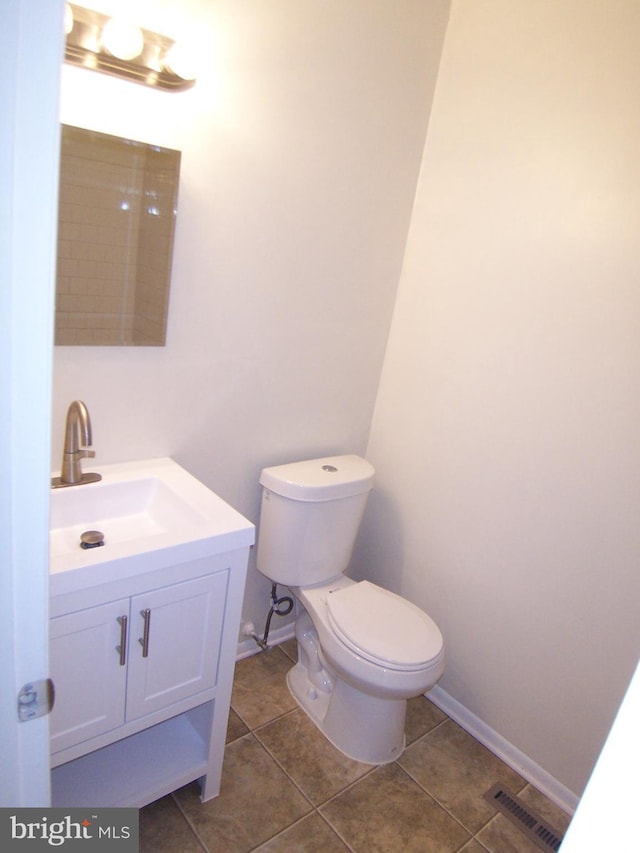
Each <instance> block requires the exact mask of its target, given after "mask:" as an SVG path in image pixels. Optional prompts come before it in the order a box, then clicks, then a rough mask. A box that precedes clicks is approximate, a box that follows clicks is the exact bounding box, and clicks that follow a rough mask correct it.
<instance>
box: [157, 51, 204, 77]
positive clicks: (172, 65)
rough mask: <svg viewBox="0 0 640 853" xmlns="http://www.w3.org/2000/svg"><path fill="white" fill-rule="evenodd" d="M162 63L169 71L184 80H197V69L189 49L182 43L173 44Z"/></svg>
mask: <svg viewBox="0 0 640 853" xmlns="http://www.w3.org/2000/svg"><path fill="white" fill-rule="evenodd" d="M162 64H163V66H164V68H166V70H167V71H169V72H170V73H171V74H175V75H176V77H180V78H181V79H182V80H195V79H196V70H195V68H194V66H193V58H192V56H191V54H190V53H189V51H188V50H187V49H186V48H185V47H183V46H182V45H181V44H173V45H171V47H170V48H169V50H168V51H167V53H166V55H165V57H164V59H163V60H162Z"/></svg>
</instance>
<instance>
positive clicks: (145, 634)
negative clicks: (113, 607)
mask: <svg viewBox="0 0 640 853" xmlns="http://www.w3.org/2000/svg"><path fill="white" fill-rule="evenodd" d="M140 615H141V616H142V619H143V620H144V626H143V629H142V636H141V637H138V642H139V643H140V645H141V646H142V657H143V658H146V657H149V627H150V625H151V611H150V610H149V608H148V607H147V608H145V609H144V610H141V611H140Z"/></svg>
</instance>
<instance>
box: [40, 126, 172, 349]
mask: <svg viewBox="0 0 640 853" xmlns="http://www.w3.org/2000/svg"><path fill="white" fill-rule="evenodd" d="M179 173H180V152H179V151H174V150H172V149H169V148H161V147H159V146H157V145H148V144H146V143H143V142H136V141H134V140H131V139H121V138H119V137H115V136H109V135H108V134H105V133H98V132H96V131H93V130H84V129H82V128H78V127H70V126H68V125H62V140H61V149H60V189H59V203H58V262H57V274H56V316H55V343H56V344H58V345H64V346H66V345H82V346H86V345H96V346H164V343H165V338H166V326H167V309H168V305H169V284H170V279H171V258H172V254H173V236H174V230H175V220H176V211H177V200H178V180H179Z"/></svg>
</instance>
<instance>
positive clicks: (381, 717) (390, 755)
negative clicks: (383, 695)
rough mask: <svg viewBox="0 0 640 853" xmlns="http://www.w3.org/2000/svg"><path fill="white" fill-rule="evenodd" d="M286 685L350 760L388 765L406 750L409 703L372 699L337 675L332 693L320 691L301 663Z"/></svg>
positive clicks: (292, 670) (288, 676) (289, 675)
mask: <svg viewBox="0 0 640 853" xmlns="http://www.w3.org/2000/svg"><path fill="white" fill-rule="evenodd" d="M299 656H301V655H300V651H299ZM314 682H315V683H314ZM287 684H288V686H289V690H290V692H291V695H292V696H293V698H294V699H295V700H296V701H297V702H298V704H299V705H300V707H301V708H302V709H303V710H304V711H305V712H306V713H307V715H308V716H309V717H310V718H311V720H312V721H313V722H314V723H315V724H316V726H317V727H318V728H319V729H320V731H321V732H322V734H323V735H324V736H325V737H326V738H327V740H329V741H330V742H331V743H332V744H333V745H334V746H335V747H336V748H337V749H339V750H340V752H342V753H343V754H344V755H346V756H347V757H348V758H352V759H354V760H355V761H360V762H362V763H364V764H389V763H390V762H392V761H395V760H396V758H398V756H399V755H401V753H402V751H403V750H404V745H405V736H404V725H405V717H406V712H407V700H406V699H379V698H377V697H376V696H369V695H367V694H366V693H363V692H362V691H361V690H357V689H356V688H354V687H352V686H351V685H350V684H347V682H346V681H343V680H342V679H341V678H338V677H336V676H335V675H330V680H329V684H330V685H331V686H330V688H329V690H327V689H326V688H325V689H323V687H321V688H320V689H319V688H318V686H317V678H315V677H314V680H313V681H312V680H311V679H310V678H309V672H308V670H307V668H306V667H305V666H304V664H303V663H302V662H301V661H300V660H299V661H298V663H297V664H296V665H295V666H294V667H293V668H292V669H290V670H289V672H288V674H287Z"/></svg>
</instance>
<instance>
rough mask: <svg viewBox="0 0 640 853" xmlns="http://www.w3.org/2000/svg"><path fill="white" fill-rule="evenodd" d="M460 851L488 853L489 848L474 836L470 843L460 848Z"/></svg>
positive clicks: (461, 852) (463, 852) (464, 852)
mask: <svg viewBox="0 0 640 853" xmlns="http://www.w3.org/2000/svg"><path fill="white" fill-rule="evenodd" d="M460 853H487V848H486V847H483V846H482V844H480V842H479V841H476V840H475V838H472V839H471V841H470V842H469V843H468V844H465V845H464V847H462V848H460Z"/></svg>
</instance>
